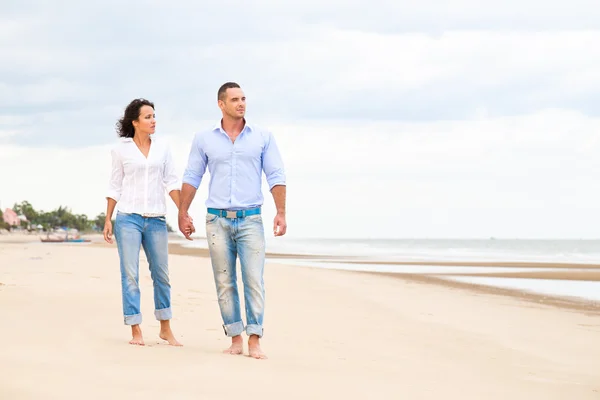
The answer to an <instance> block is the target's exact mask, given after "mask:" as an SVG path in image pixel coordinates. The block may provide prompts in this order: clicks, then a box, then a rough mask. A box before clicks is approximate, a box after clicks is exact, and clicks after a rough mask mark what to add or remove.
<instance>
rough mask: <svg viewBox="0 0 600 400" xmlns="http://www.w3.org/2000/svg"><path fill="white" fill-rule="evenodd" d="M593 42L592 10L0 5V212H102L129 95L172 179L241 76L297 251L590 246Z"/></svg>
mask: <svg viewBox="0 0 600 400" xmlns="http://www.w3.org/2000/svg"><path fill="white" fill-rule="evenodd" d="M599 42H600V5H599V4H598V3H597V2H595V1H591V0H571V1H556V0H554V1H540V0H519V1H516V0H505V1H502V2H497V1H494V2H491V1H485V0H478V1H475V0H443V1H442V0H439V1H434V0H421V1H419V2H417V3H415V2H412V1H404V0H396V1H386V0H371V1H368V2H367V1H364V0H362V1H357V0H355V1H352V0H346V1H338V0H330V1H328V2H323V1H319V2H317V1H314V0H306V1H303V2H294V1H292V2H276V1H273V0H271V1H266V0H260V1H259V0H254V1H252V0H249V1H241V0H240V1H231V0H230V1H222V2H218V4H202V2H193V1H184V0H171V1H169V2H163V1H152V0H146V1H137V0H133V1H128V2H120V1H116V0H106V1H102V2H95V3H89V2H78V1H74V0H64V1H60V2H46V1H23V0H19V1H12V0H2V1H0V207H2V208H3V209H4V208H6V207H10V206H12V205H13V204H14V203H15V202H20V201H23V200H28V201H29V202H30V203H32V204H33V206H34V207H35V208H36V209H42V210H46V211H48V210H52V209H55V208H57V207H58V206H61V205H62V206H68V207H70V208H71V210H72V211H73V212H75V213H84V214H87V215H88V216H90V217H91V218H93V217H95V216H96V215H98V214H99V213H101V212H103V211H105V209H106V199H105V194H106V189H107V185H108V177H109V173H110V148H111V146H112V145H114V144H115V143H116V140H117V135H116V132H115V123H116V121H117V119H118V118H119V117H120V116H121V114H122V112H123V109H124V108H125V106H126V105H127V103H129V101H131V100H132V99H133V98H137V97H144V98H148V99H150V100H152V101H153V102H154V103H155V104H156V117H157V131H156V135H157V136H161V137H164V138H165V139H167V140H168V141H169V143H170V144H171V146H172V149H173V153H174V156H175V161H176V165H177V168H178V171H179V173H180V174H181V175H182V174H183V170H184V168H185V165H186V163H187V156H188V152H189V147H190V144H191V141H192V138H193V136H194V134H195V133H196V132H199V131H202V130H205V129H207V128H210V127H211V126H212V125H214V124H215V123H216V122H217V121H218V120H219V118H220V116H221V114H220V111H219V109H218V107H217V102H216V92H217V89H218V87H219V86H220V85H221V84H222V83H224V82H227V81H235V82H238V83H239V84H240V85H241V86H242V88H243V90H244V92H245V94H246V96H247V102H248V106H247V114H246V115H247V119H248V122H251V123H254V124H258V125H261V126H263V127H265V128H268V129H270V130H271V131H272V132H273V134H274V135H275V138H276V140H277V143H278V145H279V148H280V150H281V152H282V155H283V159H284V162H285V168H286V174H287V181H288V188H287V190H288V197H287V214H288V215H287V222H288V235H289V236H290V237H312V238H325V237H333V238H338V237H339V238H345V237H348V238H489V237H497V238H600V214H599V213H598V212H597V210H598V206H597V204H598V203H599V201H600V183H599V182H600V168H599V167H600V160H599V158H598V150H599V147H600V142H599V139H598V132H600V111H599V110H600V109H599V108H598V104H600V47H598V45H597V43H599ZM263 192H264V194H265V206H264V214H265V218H264V220H265V224H266V225H270V224H271V221H272V218H273V216H274V205H273V199H272V197H271V196H270V194H269V193H268V190H267V188H266V186H264V187H263ZM206 196H207V190H206V184H204V185H203V186H202V187H201V188H200V190H199V191H198V193H197V196H196V199H195V201H194V203H193V205H192V208H191V213H192V215H193V216H194V218H195V219H196V220H197V221H202V219H203V218H202V217H203V216H204V213H205V207H204V201H205V199H206ZM176 216H177V209H176V207H175V206H174V205H173V204H172V203H169V214H168V221H169V223H170V224H171V225H172V226H173V227H176V226H177V219H176ZM197 229H199V230H200V231H202V230H203V229H204V227H203V226H199V227H198V226H197ZM267 232H269V229H267Z"/></svg>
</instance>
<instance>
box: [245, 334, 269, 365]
mask: <svg viewBox="0 0 600 400" xmlns="http://www.w3.org/2000/svg"><path fill="white" fill-rule="evenodd" d="M248 355H249V356H250V357H252V358H256V359H257V360H266V359H267V355H266V354H265V353H263V351H262V350H261V348H260V343H259V338H258V336H257V335H251V336H250V338H249V339H248Z"/></svg>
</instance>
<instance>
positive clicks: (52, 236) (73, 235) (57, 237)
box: [40, 229, 91, 243]
mask: <svg viewBox="0 0 600 400" xmlns="http://www.w3.org/2000/svg"><path fill="white" fill-rule="evenodd" d="M40 240H41V241H42V243H88V242H91V240H90V239H84V238H82V237H80V236H79V232H78V231H77V230H76V229H71V231H67V230H65V229H59V230H56V231H54V232H52V233H51V232H48V233H47V234H46V237H45V238H44V237H41V238H40Z"/></svg>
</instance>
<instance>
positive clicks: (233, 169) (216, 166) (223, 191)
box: [179, 82, 287, 359]
mask: <svg viewBox="0 0 600 400" xmlns="http://www.w3.org/2000/svg"><path fill="white" fill-rule="evenodd" d="M217 98H218V105H219V108H220V109H221V112H222V114H223V117H222V119H221V121H220V122H219V123H217V124H216V125H215V126H214V128H213V129H211V130H209V131H206V132H200V133H198V134H196V135H195V137H194V141H193V143H192V147H191V150H190V154H189V160H188V165H187V168H186V170H185V173H184V176H183V186H182V190H181V205H180V207H179V229H180V230H181V232H182V233H183V234H184V235H185V237H186V238H187V239H190V235H191V234H192V233H193V232H195V228H194V225H193V222H192V219H191V218H190V216H189V214H188V210H189V207H190V205H191V203H192V200H193V199H194V196H195V194H196V190H197V189H198V187H199V186H200V183H201V182H202V177H203V175H204V172H205V170H206V168H207V167H208V170H209V172H210V182H209V186H208V189H209V193H208V199H207V200H206V207H207V214H206V238H207V241H208V248H209V252H210V258H211V263H212V268H213V274H214V279H215V286H216V289H217V296H218V299H219V308H220V311H221V317H222V319H223V329H224V331H225V335H226V336H229V337H231V347H229V348H228V349H227V350H225V352H226V353H229V354H242V353H243V341H242V336H241V334H242V332H243V331H244V330H245V331H246V334H247V335H248V337H249V338H248V354H249V355H250V356H251V357H254V358H257V359H263V358H266V355H265V354H264V353H263V352H262V350H261V347H260V343H259V341H260V338H262V336H263V316H264V310H265V289H264V282H263V270H264V263H265V235H264V229H263V221H262V214H261V206H262V204H263V200H264V199H263V195H262V190H261V183H262V180H261V178H262V172H263V171H264V173H265V176H266V180H267V183H268V185H269V189H270V191H271V194H272V195H273V199H274V201H275V206H276V208H277V214H276V216H275V219H274V221H273V232H274V234H275V236H283V235H284V234H285V232H286V229H287V225H286V221H285V197H286V179H285V171H284V166H283V162H282V159H281V156H280V154H279V150H278V149H277V145H276V143H275V138H274V137H273V135H272V134H271V133H270V132H269V131H266V130H264V129H261V128H259V127H257V126H254V125H250V124H247V123H246V119H245V118H244V115H245V112H246V96H245V95H244V92H243V91H242V89H241V88H240V86H239V85H238V84H237V83H234V82H228V83H225V84H223V85H222V86H221V87H220V88H219V91H218V93H217ZM190 240H191V239H190ZM238 256H239V259H240V265H241V272H242V281H243V284H244V301H245V303H246V326H245V327H244V324H243V322H242V315H241V312H240V298H239V294H238V288H237V279H236V258H237V257H238Z"/></svg>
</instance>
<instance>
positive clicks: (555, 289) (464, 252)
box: [178, 237, 600, 303]
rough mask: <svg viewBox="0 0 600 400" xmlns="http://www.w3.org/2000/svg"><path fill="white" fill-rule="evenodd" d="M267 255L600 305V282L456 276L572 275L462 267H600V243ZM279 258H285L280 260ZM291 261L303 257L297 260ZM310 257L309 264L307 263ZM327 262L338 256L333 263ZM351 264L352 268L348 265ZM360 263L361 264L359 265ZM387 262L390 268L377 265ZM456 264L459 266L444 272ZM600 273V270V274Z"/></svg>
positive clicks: (332, 247) (298, 247)
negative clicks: (432, 277) (428, 276)
mask: <svg viewBox="0 0 600 400" xmlns="http://www.w3.org/2000/svg"><path fill="white" fill-rule="evenodd" d="M266 240H267V251H268V252H269V253H275V255H273V256H270V259H269V261H273V262H277V263H279V264H286V265H295V266H300V267H318V268H327V269H341V270H352V271H371V272H393V273H398V274H402V273H411V274H431V275H435V276H437V277H440V278H442V279H447V280H456V281H461V282H470V283H474V284H480V285H487V286H493V287H500V288H509V289H517V290H521V291H526V292H531V293H537V294H544V295H551V296H560V297H573V298H579V299H583V300H587V301H591V302H596V303H597V302H598V301H599V300H600V282H588V281H573V280H560V279H556V280H548V279H529V278H498V277H485V276H483V277H480V276H453V275H452V274H457V273H460V274H470V273H472V274H482V273H483V274H485V273H498V272H534V271H563V272H564V271H574V269H562V268H543V269H540V268H528V267H527V266H523V268H511V267H503V266H501V265H498V266H483V267H482V266H469V265H464V266H461V265H460V262H465V264H466V263H468V262H492V263H493V262H498V263H501V262H511V261H513V262H556V263H571V264H600V240H531V239H478V240H468V239H297V238H285V237H283V238H273V237H267V239H266ZM178 242H179V243H181V244H183V245H184V246H190V247H201V248H206V247H207V243H206V239H204V238H200V239H196V240H194V241H193V242H189V241H186V240H181V241H178ZM277 254H283V255H286V256H287V257H285V258H279V257H277ZM290 255H299V256H302V257H298V258H293V257H289V256H290ZM307 256H310V258H308V259H307V258H306V257H307ZM326 256H327V257H331V256H335V259H334V260H331V259H327V258H326ZM350 259H352V261H353V263H349V262H348V261H349V260H350ZM356 261H358V262H356ZM381 261H388V262H392V263H390V264H377V263H375V262H381ZM399 261H419V262H425V263H431V264H430V265H399V264H393V262H399ZM440 261H453V262H457V263H458V264H459V265H456V266H440V265H436V262H440ZM599 270H600V269H599Z"/></svg>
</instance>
